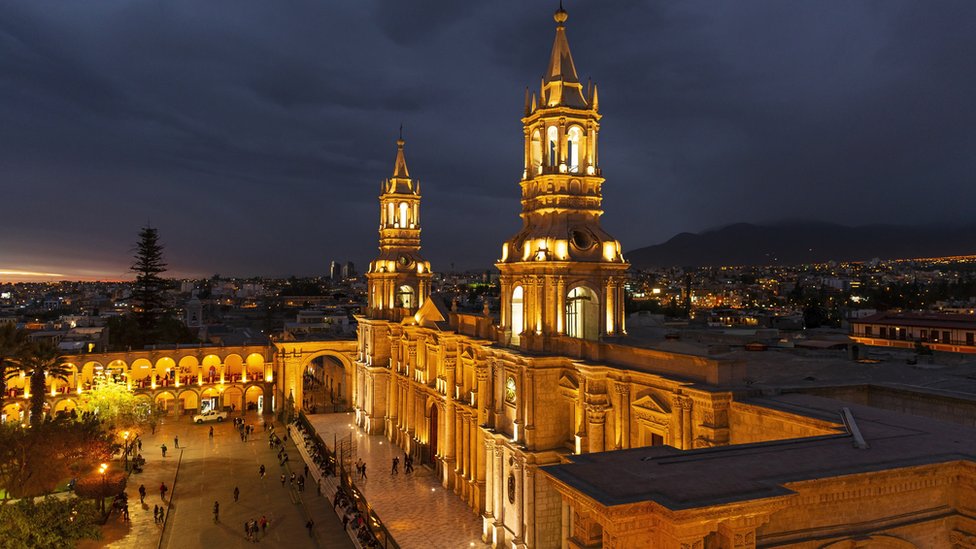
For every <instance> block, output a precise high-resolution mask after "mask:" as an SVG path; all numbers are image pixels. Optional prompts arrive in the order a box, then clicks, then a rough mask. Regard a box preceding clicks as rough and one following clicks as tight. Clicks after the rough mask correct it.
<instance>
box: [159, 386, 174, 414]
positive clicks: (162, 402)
mask: <svg viewBox="0 0 976 549" xmlns="http://www.w3.org/2000/svg"><path fill="white" fill-rule="evenodd" d="M175 399H176V397H174V396H173V393H170V392H166V391H164V392H162V393H159V394H158V395H156V408H157V409H158V410H159V411H161V412H162V413H164V414H168V413H169V412H170V410H172V409H173V403H174V401H175Z"/></svg>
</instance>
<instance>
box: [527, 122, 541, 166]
mask: <svg viewBox="0 0 976 549" xmlns="http://www.w3.org/2000/svg"><path fill="white" fill-rule="evenodd" d="M529 155H530V158H529V168H530V169H531V173H532V174H533V175H538V174H540V173H542V134H541V133H540V132H539V130H535V131H534V132H532V141H531V142H530V143H529Z"/></svg>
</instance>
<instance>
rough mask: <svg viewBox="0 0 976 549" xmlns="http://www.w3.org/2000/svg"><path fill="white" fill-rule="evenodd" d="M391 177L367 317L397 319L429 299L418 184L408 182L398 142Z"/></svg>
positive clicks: (385, 186) (383, 197)
mask: <svg viewBox="0 0 976 549" xmlns="http://www.w3.org/2000/svg"><path fill="white" fill-rule="evenodd" d="M396 143H397V155H396V161H395V162H394V165H393V177H391V178H389V179H387V180H386V181H383V183H381V184H380V196H379V198H380V229H379V232H380V253H379V256H377V258H376V259H374V260H373V261H372V262H370V264H369V271H368V272H367V273H366V279H367V281H368V294H369V307H368V309H369V310H368V318H376V319H386V320H393V321H399V320H400V319H401V318H403V317H404V316H408V315H412V314H413V313H415V312H416V311H417V309H418V308H420V306H421V305H423V303H424V301H425V300H426V299H427V296H429V295H430V278H431V273H430V263H429V262H428V261H427V260H425V259H424V258H423V257H422V256H421V255H420V182H419V181H414V180H412V179H410V172H409V171H408V170H407V161H406V158H405V157H404V156H403V144H404V141H403V131H402V128H401V133H400V138H399V139H397V142H396Z"/></svg>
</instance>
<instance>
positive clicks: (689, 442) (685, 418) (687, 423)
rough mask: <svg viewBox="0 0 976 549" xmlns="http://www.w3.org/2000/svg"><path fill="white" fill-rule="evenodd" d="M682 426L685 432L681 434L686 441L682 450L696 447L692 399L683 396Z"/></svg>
mask: <svg viewBox="0 0 976 549" xmlns="http://www.w3.org/2000/svg"><path fill="white" fill-rule="evenodd" d="M681 428H682V430H683V433H682V435H681V438H682V440H683V441H684V447H683V448H682V450H691V449H692V448H694V440H695V439H694V438H692V437H693V434H692V430H691V428H692V425H691V399H690V398H683V399H681Z"/></svg>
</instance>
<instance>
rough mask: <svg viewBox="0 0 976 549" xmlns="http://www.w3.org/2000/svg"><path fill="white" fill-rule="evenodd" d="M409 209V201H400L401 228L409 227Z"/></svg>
mask: <svg viewBox="0 0 976 549" xmlns="http://www.w3.org/2000/svg"><path fill="white" fill-rule="evenodd" d="M408 210H409V208H408V207H407V203H406V202H401V203H400V228H401V229H405V228H407V227H409V225H408V224H407V218H408V217H409V215H408V213H407V212H408Z"/></svg>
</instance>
